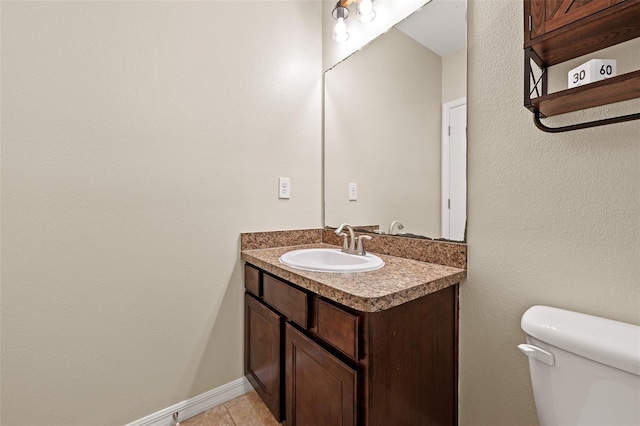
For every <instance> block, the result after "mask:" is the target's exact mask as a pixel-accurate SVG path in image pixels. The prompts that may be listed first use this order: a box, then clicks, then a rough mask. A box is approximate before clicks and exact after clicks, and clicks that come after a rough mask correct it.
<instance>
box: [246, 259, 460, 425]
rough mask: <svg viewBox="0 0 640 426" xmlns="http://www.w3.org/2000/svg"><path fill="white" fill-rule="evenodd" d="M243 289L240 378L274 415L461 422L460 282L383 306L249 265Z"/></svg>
mask: <svg viewBox="0 0 640 426" xmlns="http://www.w3.org/2000/svg"><path fill="white" fill-rule="evenodd" d="M245 289H246V293H245V375H246V376H247V378H248V380H249V381H250V382H251V384H252V385H253V387H254V388H255V389H256V391H257V392H258V394H259V395H260V396H261V398H262V399H263V400H264V402H265V404H266V405H267V406H268V407H269V409H270V410H271V412H272V413H273V414H274V416H275V417H276V419H277V420H278V421H282V422H283V424H286V425H287V426H324V425H326V426H336V425H342V426H352V425H354V426H355V425H360V426H388V425H407V426H414V425H455V424H457V393H458V391H457V369H458V363H457V355H458V351H457V318H458V286H457V285H454V286H451V287H448V288H445V289H443V290H440V291H437V292H435V293H432V294H430V295H427V296H424V297H421V298H418V299H415V300H413V301H410V302H407V303H403V304H401V305H398V306H395V307H392V308H389V309H387V310H384V311H380V312H360V311H356V310H353V309H350V308H347V307H345V306H342V305H339V304H337V303H335V302H333V301H330V300H327V299H325V298H323V297H321V296H318V295H317V294H315V293H313V292H310V291H308V290H305V289H302V288H299V287H297V286H295V285H294V284H291V283H288V282H286V281H284V280H281V279H280V278H277V277H274V276H272V275H270V274H268V273H266V272H264V271H262V270H259V269H258V268H255V267H253V266H251V265H249V264H247V265H246V266H245Z"/></svg>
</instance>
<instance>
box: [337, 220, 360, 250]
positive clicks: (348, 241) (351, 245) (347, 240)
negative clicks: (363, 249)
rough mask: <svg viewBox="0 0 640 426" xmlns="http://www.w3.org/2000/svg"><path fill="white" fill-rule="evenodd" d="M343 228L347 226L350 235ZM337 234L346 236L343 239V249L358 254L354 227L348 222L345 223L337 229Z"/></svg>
mask: <svg viewBox="0 0 640 426" xmlns="http://www.w3.org/2000/svg"><path fill="white" fill-rule="evenodd" d="M343 228H347V231H349V236H347V234H345V233H344V232H342V229H343ZM335 233H336V235H338V236H339V237H344V240H343V241H342V251H343V252H345V253H349V254H356V235H355V233H354V232H353V228H352V227H351V225H349V224H348V223H343V224H342V225H340V226H339V227H338V229H336V230H335Z"/></svg>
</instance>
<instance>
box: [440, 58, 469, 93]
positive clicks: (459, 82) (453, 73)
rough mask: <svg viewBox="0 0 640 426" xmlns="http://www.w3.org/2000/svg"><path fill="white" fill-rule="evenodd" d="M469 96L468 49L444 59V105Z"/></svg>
mask: <svg viewBox="0 0 640 426" xmlns="http://www.w3.org/2000/svg"><path fill="white" fill-rule="evenodd" d="M465 96H467V48H466V47H465V48H464V49H460V50H458V51H457V52H455V53H452V54H451V55H448V56H443V57H442V103H443V104H445V103H447V102H451V101H455V100H456V99H460V98H464V97H465Z"/></svg>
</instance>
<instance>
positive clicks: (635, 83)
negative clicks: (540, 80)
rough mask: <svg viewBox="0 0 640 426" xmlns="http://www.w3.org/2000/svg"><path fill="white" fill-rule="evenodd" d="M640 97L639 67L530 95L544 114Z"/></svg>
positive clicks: (557, 113) (577, 109) (561, 112)
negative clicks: (559, 89)
mask: <svg viewBox="0 0 640 426" xmlns="http://www.w3.org/2000/svg"><path fill="white" fill-rule="evenodd" d="M635 98H640V71H634V72H630V73H627V74H622V75H619V76H616V77H612V78H609V79H606V80H600V81H596V82H595V83H591V84H585V85H584V86H580V87H574V88H573V89H566V90H561V91H560V92H555V93H551V94H548V95H543V96H539V97H537V98H533V99H531V104H532V105H533V107H534V108H535V109H536V110H537V111H539V112H540V113H541V114H542V115H544V116H545V117H552V116H554V115H560V114H565V113H567V112H574V111H580V110H583V109H587V108H593V107H597V106H601V105H607V104H612V103H615V102H621V101H628V100H630V99H635Z"/></svg>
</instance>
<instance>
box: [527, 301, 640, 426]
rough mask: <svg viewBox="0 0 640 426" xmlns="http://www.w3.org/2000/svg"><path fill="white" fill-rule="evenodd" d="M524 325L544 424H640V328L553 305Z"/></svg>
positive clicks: (531, 314)
mask: <svg viewBox="0 0 640 426" xmlns="http://www.w3.org/2000/svg"><path fill="white" fill-rule="evenodd" d="M521 326H522V329H523V330H524V331H525V333H527V344H522V345H519V346H518V348H519V349H520V350H521V351H522V352H524V353H525V354H526V355H527V356H529V369H530V370H531V383H532V385H533V395H534V398H535V402H536V408H537V411H538V418H539V419H540V424H541V425H543V426H551V425H562V426H565V425H567V426H568V425H594V426H595V425H598V426H618V425H635V426H638V425H640V326H637V325H633V324H627V323H623V322H618V321H613V320H609V319H605V318H599V317H595V316H592V315H586V314H581V313H578V312H571V311H565V310H563V309H557V308H551V307H548V306H534V307H532V308H530V309H529V310H527V312H525V313H524V315H523V316H522V323H521Z"/></svg>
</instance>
